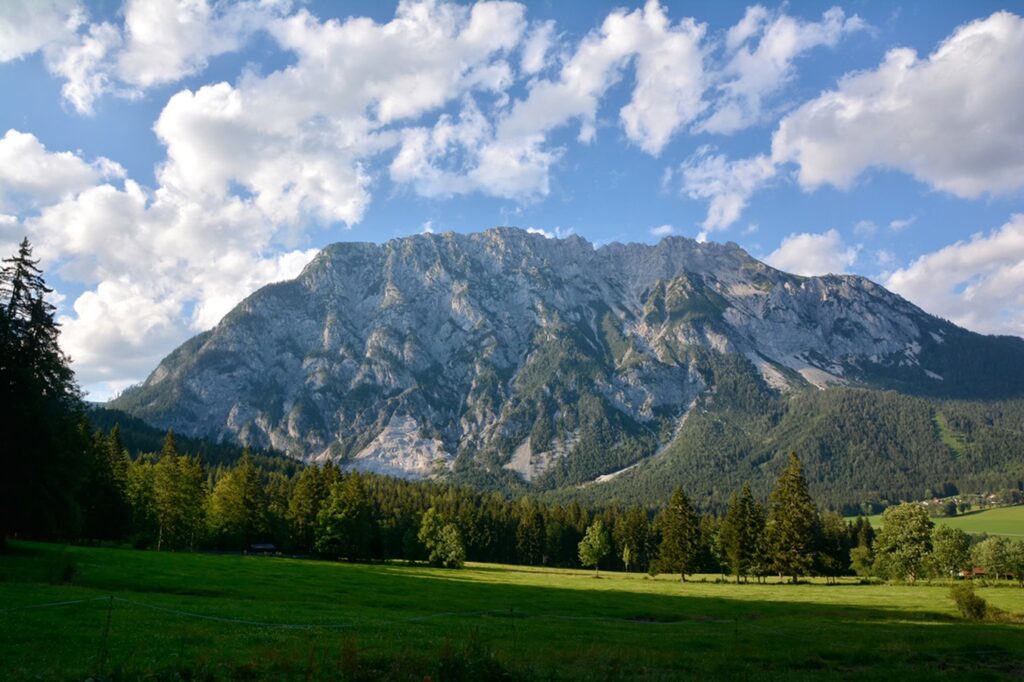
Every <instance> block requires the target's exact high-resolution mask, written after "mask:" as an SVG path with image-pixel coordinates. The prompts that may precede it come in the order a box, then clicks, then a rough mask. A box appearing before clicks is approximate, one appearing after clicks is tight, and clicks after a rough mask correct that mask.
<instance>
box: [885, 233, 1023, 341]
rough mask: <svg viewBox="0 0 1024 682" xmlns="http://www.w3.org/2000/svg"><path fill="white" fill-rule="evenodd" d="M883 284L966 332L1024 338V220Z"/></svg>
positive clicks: (928, 257)
mask: <svg viewBox="0 0 1024 682" xmlns="http://www.w3.org/2000/svg"><path fill="white" fill-rule="evenodd" d="M885 284H886V286H887V287H888V288H889V289H891V290H893V291H895V292H896V293H898V294H900V295H901V296H903V297H905V298H907V299H909V300H910V301H913V302H914V303H916V304H917V305H919V306H921V307H922V308H924V309H925V310H927V311H928V312H930V313H933V314H935V315H941V316H942V317H945V318H947V319H949V320H952V321H953V322H955V323H957V324H959V325H961V326H964V327H967V328H968V329H973V330H976V331H980V332H985V333H990V334H1015V335H1017V336H1024V215H1021V214H1016V215H1014V216H1013V217H1011V218H1010V220H1009V221H1008V222H1007V223H1005V224H1004V225H1002V226H1001V227H999V228H997V229H995V230H992V231H990V232H988V233H978V234H975V235H973V236H971V238H970V239H966V240H962V241H958V242H956V243H955V244H950V245H949V246H946V247H943V248H941V249H939V250H937V251H933V252H931V253H927V254H925V255H923V256H921V257H919V258H917V259H916V260H915V261H914V262H913V263H911V264H910V265H908V266H907V267H905V268H901V269H898V270H896V271H895V272H893V273H892V274H891V275H889V277H888V279H887V280H886V283H885Z"/></svg>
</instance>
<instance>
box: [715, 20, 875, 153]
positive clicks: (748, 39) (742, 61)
mask: <svg viewBox="0 0 1024 682" xmlns="http://www.w3.org/2000/svg"><path fill="white" fill-rule="evenodd" d="M865 27H866V24H865V23H864V22H863V21H862V20H861V19H860V18H859V17H858V16H857V15H853V16H849V17H848V16H847V15H846V14H845V13H844V12H843V10H842V9H840V8H838V7H833V8H831V9H829V10H827V11H826V12H825V13H824V14H823V15H822V17H821V21H804V20H802V19H799V18H797V17H792V16H789V15H787V14H784V13H782V12H775V13H773V12H771V11H769V10H767V9H765V8H764V7H763V6H761V5H754V6H752V7H748V8H747V11H746V13H745V14H744V15H743V18H742V19H741V20H740V21H739V22H738V23H737V24H736V25H734V26H733V27H732V28H730V29H729V31H728V33H727V34H726V45H725V47H726V51H727V52H728V53H729V54H730V57H729V61H728V63H727V64H726V66H725V67H724V68H723V69H722V70H721V72H720V73H717V74H716V80H717V81H718V85H717V89H718V91H719V97H717V98H716V101H715V106H714V109H713V111H712V113H711V115H710V116H708V117H707V118H706V119H704V120H703V121H701V122H700V124H699V125H698V126H697V129H698V130H702V131H705V132H711V133H726V134H728V133H732V132H735V131H737V130H739V129H741V128H746V127H748V126H750V125H752V124H754V123H757V122H758V121H759V120H760V119H761V117H762V108H763V103H764V101H765V100H766V99H767V98H768V97H770V96H771V95H773V94H775V93H777V92H778V91H780V90H781V89H782V87H783V86H785V85H786V84H787V83H788V82H789V81H791V80H792V79H793V77H794V75H795V67H794V61H795V60H796V59H797V58H798V57H800V56H801V55H803V54H804V53H806V52H809V51H810V50H812V49H813V48H816V47H821V46H825V47H834V46H835V45H837V44H838V43H839V40H840V39H841V38H842V37H843V36H845V35H847V34H849V33H852V32H854V31H858V30H861V29H863V28H865ZM755 38H756V39H757V40H756V44H754V43H755V40H754V39H755Z"/></svg>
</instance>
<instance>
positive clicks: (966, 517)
mask: <svg viewBox="0 0 1024 682" xmlns="http://www.w3.org/2000/svg"><path fill="white" fill-rule="evenodd" d="M868 521H870V522H871V524H872V525H874V526H880V525H881V523H882V515H881V514H876V515H874V516H869V517H868ZM932 521H934V522H935V524H936V525H943V526H953V527H954V528H960V529H962V530H964V531H966V532H968V533H988V534H989V535H1004V536H1006V537H1012V538H1024V505H1017V506H1015V507H997V508H995V509H984V510H982V511H976V512H968V513H966V514H961V515H959V516H950V517H945V516H940V517H938V518H934V519H932Z"/></svg>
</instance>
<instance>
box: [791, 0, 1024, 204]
mask: <svg viewBox="0 0 1024 682" xmlns="http://www.w3.org/2000/svg"><path fill="white" fill-rule="evenodd" d="M1021 64H1024V18H1021V17H1019V16H1017V15H1015V14H1012V13H1010V12H997V13H995V14H993V15H991V16H990V17H988V18H986V19H982V20H978V21H973V22H971V23H969V24H966V25H964V26H961V27H959V28H958V29H956V30H955V31H954V32H953V33H952V34H951V35H950V36H949V37H948V38H946V39H945V40H944V41H943V42H942V43H941V44H940V45H939V47H938V48H937V49H936V50H935V51H934V52H933V53H932V54H930V55H928V56H927V57H924V58H921V57H919V56H918V55H917V54H916V53H915V52H914V51H913V50H910V49H906V48H900V49H894V50H891V51H890V52H889V53H888V54H887V55H886V57H885V60H884V61H883V62H882V63H881V64H880V65H879V66H878V68H876V69H873V70H868V71H863V72H856V73H853V74H850V75H848V76H846V77H844V78H843V79H842V80H840V81H839V84H838V87H837V88H836V89H834V90H830V91H828V92H825V93H823V94H822V95H820V96H819V97H817V98H815V99H813V100H811V101H810V102H807V103H806V104H804V105H802V106H801V107H799V108H798V109H796V110H795V111H793V112H792V113H791V114H789V115H787V116H786V117H785V118H783V120H782V121H781V122H780V124H779V128H778V130H777V131H776V133H775V135H774V137H773V140H772V158H773V160H774V161H776V162H777V163H783V162H792V163H795V164H797V166H798V169H799V170H798V179H799V181H800V184H801V186H803V187H804V188H807V189H813V188H815V187H818V186H820V185H822V184H831V185H834V186H836V187H840V188H847V187H850V186H851V184H852V183H853V182H854V180H855V179H856V178H857V177H858V176H859V175H860V174H861V173H863V172H864V171H865V170H868V169H870V168H875V167H878V168H892V169H897V170H900V171H903V172H905V173H908V174H910V175H913V176H914V177H915V178H917V179H918V180H920V181H922V182H924V183H926V184H928V185H930V186H932V187H934V188H936V189H940V190H943V191H946V192H949V193H951V194H954V195H956V196H959V197H967V198H974V197H978V196H981V195H983V194H999V193H1005V192H1010V191H1014V190H1017V189H1019V188H1021V187H1024V117H1022V116H1021V115H1020V110H1021V107H1022V106H1024V69H1022V68H1020V65H1021Z"/></svg>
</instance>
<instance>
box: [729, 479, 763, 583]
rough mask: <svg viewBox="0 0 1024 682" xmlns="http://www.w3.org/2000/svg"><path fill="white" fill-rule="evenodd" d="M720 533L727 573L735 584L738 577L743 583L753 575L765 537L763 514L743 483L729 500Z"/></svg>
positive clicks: (748, 487) (746, 485) (748, 486)
mask: <svg viewBox="0 0 1024 682" xmlns="http://www.w3.org/2000/svg"><path fill="white" fill-rule="evenodd" d="M719 534H720V541H721V545H722V549H723V550H724V552H725V559H726V562H727V563H728V565H729V570H730V571H731V572H732V574H733V575H734V576H735V577H736V582H739V581H740V578H743V579H744V581H745V580H746V578H747V576H748V575H750V574H751V573H752V572H754V567H755V561H756V558H757V552H758V545H759V543H760V542H761V541H762V535H763V534H764V511H763V510H762V509H761V505H759V504H758V503H757V500H755V499H754V496H753V494H752V493H751V492H750V485H749V484H747V483H744V484H743V489H742V490H741V491H740V493H739V494H738V495H737V494H735V493H734V494H733V495H732V497H731V498H730V500H729V507H728V509H727V510H726V513H725V518H724V519H722V527H721V530H720V531H719Z"/></svg>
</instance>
